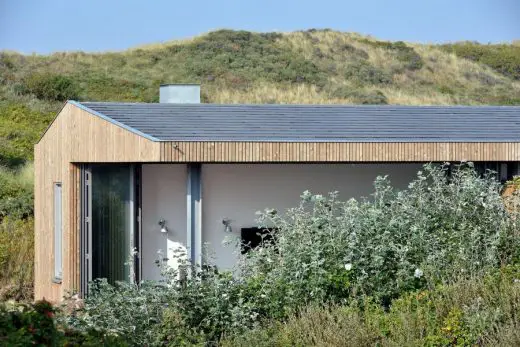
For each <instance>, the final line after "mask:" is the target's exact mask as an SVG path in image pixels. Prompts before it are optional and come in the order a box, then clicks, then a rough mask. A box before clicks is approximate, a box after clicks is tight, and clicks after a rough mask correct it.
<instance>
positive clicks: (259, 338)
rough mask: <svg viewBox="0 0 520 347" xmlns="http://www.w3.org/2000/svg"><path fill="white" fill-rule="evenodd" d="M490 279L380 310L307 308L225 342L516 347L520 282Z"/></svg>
mask: <svg viewBox="0 0 520 347" xmlns="http://www.w3.org/2000/svg"><path fill="white" fill-rule="evenodd" d="M510 269H511V268H510V267H507V268H505V269H504V270H505V272H502V273H500V272H496V273H494V274H493V276H488V277H484V278H473V279H468V280H460V281H457V282H456V283H454V284H452V285H447V286H438V287H436V288H434V289H432V290H426V291H418V292H413V293H410V294H408V295H404V296H403V297H401V298H399V299H396V300H394V301H393V302H392V305H391V307H390V309H389V310H387V311H385V310H382V309H381V307H380V306H378V305H374V304H373V303H372V302H371V301H370V299H369V298H367V299H366V300H365V301H364V302H363V304H362V305H359V304H357V303H353V304H350V305H339V306H338V305H333V306H319V305H310V306H307V307H304V308H302V309H301V310H299V311H298V313H296V314H294V315H291V316H290V317H289V318H288V320H287V321H286V322H285V323H282V322H280V321H274V322H270V323H269V324H268V325H267V326H265V327H262V328H261V329H254V330H250V331H247V332H246V333H244V334H242V335H239V336H234V337H232V338H228V339H225V340H224V341H222V342H221V345H222V346H224V347H231V346H237V347H238V346H369V345H370V346H372V345H378V346H474V345H479V346H482V345H483V346H497V345H499V346H514V345H518V344H519V343H520V335H519V334H518V329H517V327H516V325H517V324H518V323H517V318H516V315H517V314H518V312H520V304H519V303H520V301H519V299H520V282H515V280H518V279H519V277H520V273H519V272H518V267H516V271H513V272H516V274H515V275H514V276H511V274H507V273H506V272H508V271H509V270H510Z"/></svg>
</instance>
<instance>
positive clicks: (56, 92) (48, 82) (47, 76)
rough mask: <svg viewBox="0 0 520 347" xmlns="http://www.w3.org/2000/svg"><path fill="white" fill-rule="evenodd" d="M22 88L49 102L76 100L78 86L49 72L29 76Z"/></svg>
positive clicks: (68, 78) (64, 77)
mask: <svg viewBox="0 0 520 347" xmlns="http://www.w3.org/2000/svg"><path fill="white" fill-rule="evenodd" d="M24 86H25V90H26V92H27V93H30V94H34V95H35V96H36V97H37V98H39V99H45V100H50V101H65V100H69V99H77V98H78V93H79V90H78V86H77V85H76V83H75V82H74V80H73V79H72V78H70V77H68V76H65V75H57V74H52V73H49V72H47V73H33V74H31V75H29V76H28V77H26V78H25V80H24Z"/></svg>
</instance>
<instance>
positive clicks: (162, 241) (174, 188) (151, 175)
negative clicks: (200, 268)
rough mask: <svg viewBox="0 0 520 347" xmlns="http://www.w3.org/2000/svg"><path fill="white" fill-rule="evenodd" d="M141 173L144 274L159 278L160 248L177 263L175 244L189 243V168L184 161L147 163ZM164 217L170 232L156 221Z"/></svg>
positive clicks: (142, 262) (177, 246) (172, 263)
mask: <svg viewBox="0 0 520 347" xmlns="http://www.w3.org/2000/svg"><path fill="white" fill-rule="evenodd" d="M142 175H143V178H142V192H143V197H142V199H143V201H142V204H143V209H142V211H143V212H142V213H143V217H142V251H141V266H142V271H143V276H142V277H143V279H155V280H158V279H160V270H159V268H158V267H157V266H156V264H155V261H156V260H157V259H158V258H159V254H158V251H161V252H162V254H164V255H165V256H167V257H168V258H169V259H170V261H169V262H168V264H169V265H170V266H175V263H174V262H173V261H172V260H171V259H172V248H179V247H185V245H186V179H187V169H186V165H184V164H171V165H170V164H144V165H143V169H142ZM161 218H164V219H165V220H166V223H167V224H166V226H167V228H168V233H167V234H163V233H161V227H160V226H159V225H158V224H157V223H158V221H159V220H160V219H161Z"/></svg>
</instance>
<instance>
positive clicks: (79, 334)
mask: <svg viewBox="0 0 520 347" xmlns="http://www.w3.org/2000/svg"><path fill="white" fill-rule="evenodd" d="M55 314H56V309H55V308H54V307H53V306H52V305H51V304H50V303H48V302H45V301H39V302H36V303H35V304H33V305H28V304H25V305H21V304H12V305H8V304H0V345H2V346H31V345H36V346H127V344H126V343H125V342H124V340H123V339H122V338H120V337H117V336H114V335H109V334H106V333H101V332H98V331H95V330H90V331H87V332H84V331H75V330H72V329H68V328H63V327H60V326H58V325H57V324H56V322H55Z"/></svg>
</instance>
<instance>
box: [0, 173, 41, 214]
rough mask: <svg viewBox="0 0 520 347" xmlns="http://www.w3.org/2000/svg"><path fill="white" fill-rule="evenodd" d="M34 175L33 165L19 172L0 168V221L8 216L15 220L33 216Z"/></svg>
mask: <svg viewBox="0 0 520 347" xmlns="http://www.w3.org/2000/svg"><path fill="white" fill-rule="evenodd" d="M33 175H34V173H33V166H32V165H31V164H28V165H26V166H24V167H22V168H19V169H17V170H11V169H7V168H3V167H1V166H0V221H1V220H2V219H3V218H4V217H6V216H10V217H12V218H15V219H20V218H27V217H29V216H32V214H33V208H34V206H33V199H34V187H33Z"/></svg>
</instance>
